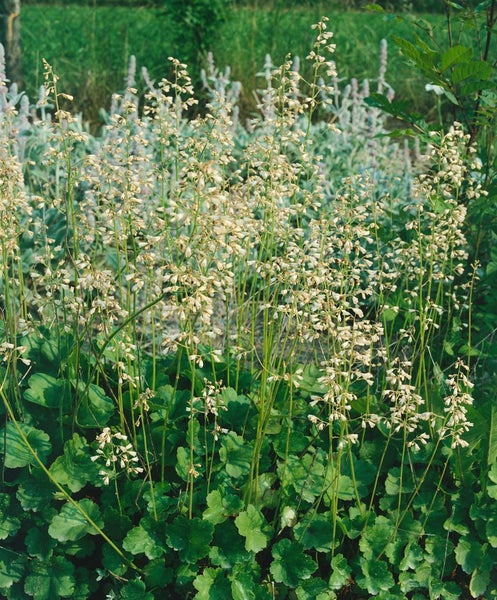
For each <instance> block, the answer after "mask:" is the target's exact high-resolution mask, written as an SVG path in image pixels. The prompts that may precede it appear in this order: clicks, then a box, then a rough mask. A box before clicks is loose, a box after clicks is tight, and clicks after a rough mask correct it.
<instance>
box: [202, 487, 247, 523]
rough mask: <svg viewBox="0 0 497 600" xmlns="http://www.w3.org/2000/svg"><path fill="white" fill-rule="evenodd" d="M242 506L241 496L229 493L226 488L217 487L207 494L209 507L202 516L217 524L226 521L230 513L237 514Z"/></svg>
mask: <svg viewBox="0 0 497 600" xmlns="http://www.w3.org/2000/svg"><path fill="white" fill-rule="evenodd" d="M221 491H222V493H221ZM242 506H243V502H242V500H241V498H239V497H238V496H235V495H233V494H229V493H228V492H226V491H225V490H221V489H217V490H214V491H212V492H210V493H209V494H208V495H207V508H206V509H205V510H204V512H203V515H202V516H203V518H204V519H205V520H206V521H210V522H211V523H213V524H214V525H217V524H219V523H222V522H223V521H226V519H227V518H228V517H229V516H230V515H234V514H237V513H238V512H239V511H240V509H241V508H242Z"/></svg>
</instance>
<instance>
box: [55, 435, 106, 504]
mask: <svg viewBox="0 0 497 600" xmlns="http://www.w3.org/2000/svg"><path fill="white" fill-rule="evenodd" d="M50 473H51V475H52V476H53V478H54V479H55V480H56V481H57V482H58V483H60V484H61V485H65V486H67V487H68V488H69V489H70V490H71V492H79V490H81V489H82V488H83V487H84V486H85V485H86V484H87V483H88V482H89V481H90V482H92V483H96V481H97V478H98V477H99V476H98V466H97V465H96V463H95V462H93V461H92V460H91V452H90V446H89V445H88V444H87V442H86V440H85V439H84V438H82V437H81V436H80V435H78V434H77V433H75V434H74V435H73V437H72V438H71V439H70V440H68V441H67V442H66V443H65V444H64V453H63V454H62V455H60V456H58V457H57V458H56V459H55V460H54V462H53V463H52V464H51V466H50Z"/></svg>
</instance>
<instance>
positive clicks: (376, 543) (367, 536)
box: [359, 516, 394, 560]
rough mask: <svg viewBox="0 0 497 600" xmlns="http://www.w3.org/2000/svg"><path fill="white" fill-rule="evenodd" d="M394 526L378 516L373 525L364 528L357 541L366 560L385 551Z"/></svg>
mask: <svg viewBox="0 0 497 600" xmlns="http://www.w3.org/2000/svg"><path fill="white" fill-rule="evenodd" d="M393 533H394V524H393V522H392V521H390V520H389V519H387V518H386V517H383V516H379V517H377V518H376V521H375V523H374V524H373V525H370V526H368V527H366V529H365V530H364V532H363V534H362V536H361V539H360V541H359V548H360V549H361V552H362V555H363V556H364V558H365V559H367V560H372V559H373V558H374V557H375V556H378V555H380V554H381V553H383V552H384V551H385V548H386V547H387V546H388V544H389V543H390V540H391V539H392V534H393Z"/></svg>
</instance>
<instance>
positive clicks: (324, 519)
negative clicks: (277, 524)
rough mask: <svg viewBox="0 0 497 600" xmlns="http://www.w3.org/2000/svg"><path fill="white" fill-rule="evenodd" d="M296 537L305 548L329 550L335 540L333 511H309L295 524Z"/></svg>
mask: <svg viewBox="0 0 497 600" xmlns="http://www.w3.org/2000/svg"><path fill="white" fill-rule="evenodd" d="M294 531H295V537H296V538H297V539H298V540H299V542H301V543H302V546H303V547H304V550H309V548H315V549H316V550H317V551H318V552H328V551H329V550H330V549H331V545H332V542H333V520H332V517H331V513H330V512H327V513H324V514H320V515H314V514H313V513H309V516H306V517H304V518H303V519H302V521H301V522H299V523H298V524H297V525H295V529H294Z"/></svg>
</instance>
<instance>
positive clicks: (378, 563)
mask: <svg viewBox="0 0 497 600" xmlns="http://www.w3.org/2000/svg"><path fill="white" fill-rule="evenodd" d="M360 562H361V570H362V573H363V577H358V578H357V583H358V584H359V585H360V586H361V587H362V588H363V589H365V590H367V591H368V592H369V593H370V594H373V595H374V596H376V595H377V594H379V593H380V592H381V591H382V590H383V591H388V590H389V589H390V588H392V587H393V586H394V585H395V582H394V579H393V575H392V573H390V571H389V570H388V565H387V563H386V562H385V561H383V560H378V559H376V558H373V559H369V560H365V559H363V558H361V561H360Z"/></svg>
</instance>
